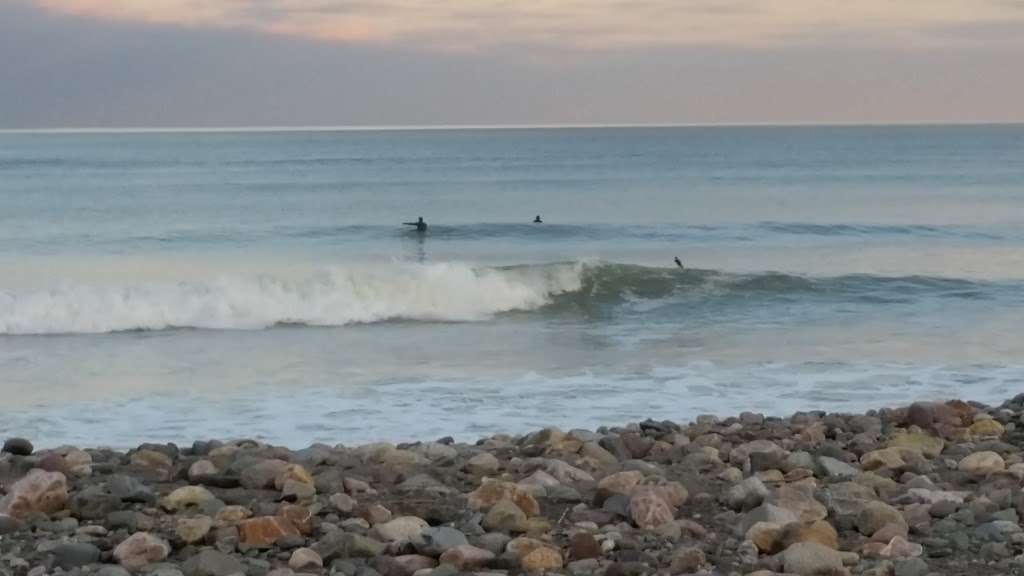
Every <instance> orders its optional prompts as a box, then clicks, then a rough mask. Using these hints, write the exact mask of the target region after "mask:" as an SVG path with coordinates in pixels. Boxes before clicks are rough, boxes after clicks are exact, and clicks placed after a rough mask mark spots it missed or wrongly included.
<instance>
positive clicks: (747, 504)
mask: <svg viewBox="0 0 1024 576" xmlns="http://www.w3.org/2000/svg"><path fill="white" fill-rule="evenodd" d="M768 495H769V491H768V488H767V487H766V486H765V485H764V482H762V481H761V480H760V479H759V478H757V477H755V476H751V477H750V478H747V479H746V480H743V481H742V482H740V483H738V484H736V485H734V486H731V487H730V488H729V489H728V490H727V491H726V493H725V503H726V505H727V506H729V508H732V509H733V510H738V511H741V512H742V511H745V510H750V509H752V508H757V507H758V506H760V505H761V503H762V502H764V500H765V498H767V497H768Z"/></svg>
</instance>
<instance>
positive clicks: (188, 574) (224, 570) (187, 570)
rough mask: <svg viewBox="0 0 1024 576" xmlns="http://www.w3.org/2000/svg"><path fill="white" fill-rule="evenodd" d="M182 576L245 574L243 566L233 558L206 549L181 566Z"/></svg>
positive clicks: (217, 551)
mask: <svg viewBox="0 0 1024 576" xmlns="http://www.w3.org/2000/svg"><path fill="white" fill-rule="evenodd" d="M181 570H182V573H183V574H184V576H231V575H232V574H238V573H245V571H246V570H245V566H244V565H243V564H242V563H241V562H239V561H238V559H237V558H236V557H234V556H231V555H228V554H225V553H223V552H220V551H219V550H213V549H210V548H207V549H205V550H203V551H201V552H199V553H198V554H196V555H194V556H192V557H191V558H189V559H188V560H186V561H185V563H184V564H182V565H181Z"/></svg>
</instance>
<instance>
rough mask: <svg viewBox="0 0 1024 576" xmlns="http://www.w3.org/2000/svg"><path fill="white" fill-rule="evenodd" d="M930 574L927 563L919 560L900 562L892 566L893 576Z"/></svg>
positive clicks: (922, 575)
mask: <svg viewBox="0 0 1024 576" xmlns="http://www.w3.org/2000/svg"><path fill="white" fill-rule="evenodd" d="M929 572H930V569H929V568H928V563H927V562H925V561H924V560H922V559H920V558H910V559H908V560H900V561H898V562H896V563H895V564H894V572H893V574H894V576H926V575H927V574H928V573H929Z"/></svg>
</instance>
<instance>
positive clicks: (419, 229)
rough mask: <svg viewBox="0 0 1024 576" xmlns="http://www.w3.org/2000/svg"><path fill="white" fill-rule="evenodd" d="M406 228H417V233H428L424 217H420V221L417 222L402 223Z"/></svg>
mask: <svg viewBox="0 0 1024 576" xmlns="http://www.w3.org/2000/svg"><path fill="white" fill-rule="evenodd" d="M402 224H404V225H406V226H415V227H416V231H417V232H426V231H427V223H426V222H424V221H423V216H420V218H419V220H417V221H415V222H402Z"/></svg>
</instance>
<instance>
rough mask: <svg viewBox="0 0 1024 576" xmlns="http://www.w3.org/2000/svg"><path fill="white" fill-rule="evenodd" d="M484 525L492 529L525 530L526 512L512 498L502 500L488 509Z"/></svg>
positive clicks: (502, 530)
mask: <svg viewBox="0 0 1024 576" xmlns="http://www.w3.org/2000/svg"><path fill="white" fill-rule="evenodd" d="M482 525H483V527H484V528H486V529H487V530H490V531H498V532H525V531H526V530H527V526H526V514H525V513H524V512H523V510H522V508H520V507H519V506H516V504H515V503H514V502H512V501H511V500H501V501H499V502H498V503H497V504H495V505H494V506H491V509H490V510H488V511H487V515H486V516H484V520H483V523H482Z"/></svg>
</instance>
